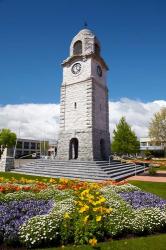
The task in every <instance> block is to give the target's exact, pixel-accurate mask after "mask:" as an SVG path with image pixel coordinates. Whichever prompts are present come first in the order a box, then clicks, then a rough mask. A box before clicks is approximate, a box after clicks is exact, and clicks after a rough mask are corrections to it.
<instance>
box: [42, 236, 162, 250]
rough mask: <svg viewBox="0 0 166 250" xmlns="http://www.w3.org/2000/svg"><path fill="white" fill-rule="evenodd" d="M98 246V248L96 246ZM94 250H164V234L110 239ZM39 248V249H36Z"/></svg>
mask: <svg viewBox="0 0 166 250" xmlns="http://www.w3.org/2000/svg"><path fill="white" fill-rule="evenodd" d="M97 247H98V248H97ZM97 247H96V250H97V249H98V250H149V249H150V250H165V249H166V234H160V235H154V236H146V237H138V238H131V239H124V240H111V241H109V242H105V243H99V244H98V245H97ZM62 249H65V250H74V249H75V250H92V249H94V248H92V247H91V246H85V245H84V246H82V247H81V246H80V247H78V246H77V247H74V246H65V247H64V248H62V247H58V248H55V247H54V248H42V249H41V248H40V250H62ZM38 250H39V249H38Z"/></svg>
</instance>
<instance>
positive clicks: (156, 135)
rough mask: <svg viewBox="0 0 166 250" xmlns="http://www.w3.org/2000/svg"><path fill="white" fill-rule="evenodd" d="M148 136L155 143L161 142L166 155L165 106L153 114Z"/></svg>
mask: <svg viewBox="0 0 166 250" xmlns="http://www.w3.org/2000/svg"><path fill="white" fill-rule="evenodd" d="M149 136H150V138H151V140H152V141H154V142H155V143H162V144H163V146H164V152H165V155H166V107H163V108H161V109H160V111H159V112H157V113H155V114H154V117H153V118H152V120H151V122H150V124H149Z"/></svg>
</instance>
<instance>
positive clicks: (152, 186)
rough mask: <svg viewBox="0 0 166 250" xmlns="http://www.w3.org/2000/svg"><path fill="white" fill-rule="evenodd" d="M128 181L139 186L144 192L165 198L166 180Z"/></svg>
mask: <svg viewBox="0 0 166 250" xmlns="http://www.w3.org/2000/svg"><path fill="white" fill-rule="evenodd" d="M129 183H131V184H133V185H135V186H137V187H139V188H141V189H142V190H144V191H146V192H150V193H153V194H156V195H158V196H160V197H162V198H164V199H166V182H146V181H134V180H133V181H129Z"/></svg>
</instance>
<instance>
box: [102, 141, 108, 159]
mask: <svg viewBox="0 0 166 250" xmlns="http://www.w3.org/2000/svg"><path fill="white" fill-rule="evenodd" d="M100 155H101V160H106V158H107V157H106V147H105V141H104V139H101V140H100Z"/></svg>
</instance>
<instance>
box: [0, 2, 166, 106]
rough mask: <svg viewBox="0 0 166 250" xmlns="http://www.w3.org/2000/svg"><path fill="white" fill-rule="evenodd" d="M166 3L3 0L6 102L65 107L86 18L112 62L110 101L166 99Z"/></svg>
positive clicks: (1, 85) (0, 36) (0, 83)
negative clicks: (69, 69) (75, 42)
mask: <svg viewBox="0 0 166 250" xmlns="http://www.w3.org/2000/svg"><path fill="white" fill-rule="evenodd" d="M165 13H166V1H164V0H155V1H154V0H144V1H143V0H139V1H137V0H125V1H124V0H114V1H111V0H102V1H101V0H91V1H89V0H84V1H80V0H63V1H58V0H0V105H5V104H22V103H59V96H60V85H61V81H62V68H61V65H60V64H61V62H62V61H63V60H64V59H66V58H67V56H68V54H69V46H70V42H71V40H72V38H73V36H75V35H76V34H77V33H78V32H79V30H80V29H81V28H82V27H83V23H84V20H87V22H88V26H89V28H90V29H92V30H93V31H94V32H95V34H96V35H97V37H98V38H99V40H100V42H101V45H102V56H103V58H104V59H105V61H106V63H107V64H108V66H109V68H110V71H109V73H108V86H109V92H110V99H112V100H115V101H117V100H119V99H120V98H122V97H127V98H129V99H134V100H141V101H143V102H150V101H153V100H165V99H166V87H165V86H166V14H165Z"/></svg>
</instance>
